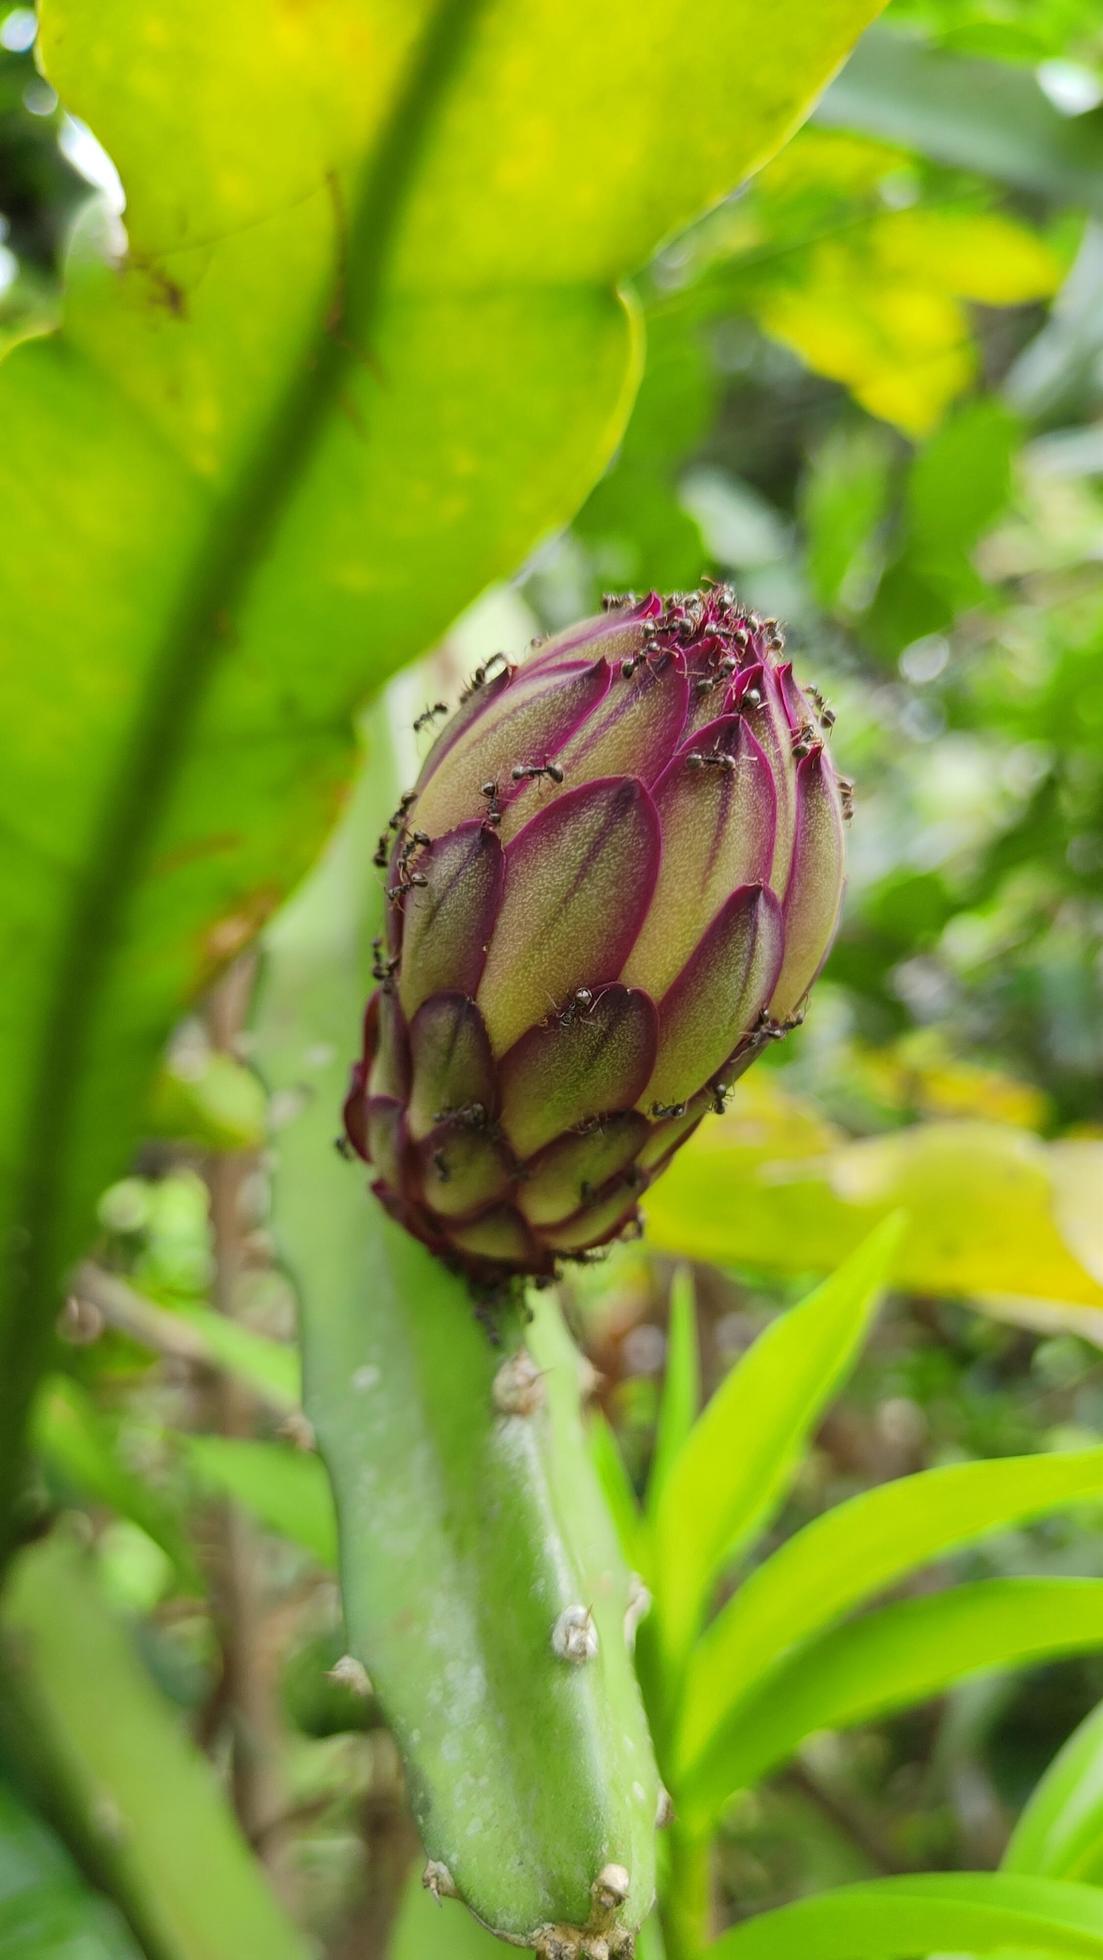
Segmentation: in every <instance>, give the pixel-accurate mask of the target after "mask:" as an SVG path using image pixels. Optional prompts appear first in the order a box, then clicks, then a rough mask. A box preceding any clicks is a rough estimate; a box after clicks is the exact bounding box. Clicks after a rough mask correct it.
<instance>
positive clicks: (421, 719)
mask: <svg viewBox="0 0 1103 1960" xmlns="http://www.w3.org/2000/svg"><path fill="white" fill-rule="evenodd" d="M447 713H448V703H447V701H434V702H433V704H432V706H431V707H429V708H423V709H422V711H421V713H420V714H419V715H418V716H417V719H416V720H415V722H414V734H415V735H420V734H421V731H422V729H423V728H431V727H432V725H433V723H434V722H435V721H436V719H437V716H438V715H446V714H447Z"/></svg>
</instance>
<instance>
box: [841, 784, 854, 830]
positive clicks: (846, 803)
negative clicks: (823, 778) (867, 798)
mask: <svg viewBox="0 0 1103 1960" xmlns="http://www.w3.org/2000/svg"><path fill="white" fill-rule="evenodd" d="M839 798H840V801H841V803H842V806H843V822H844V823H849V822H850V819H851V818H852V816H853V815H854V784H853V783H852V782H851V780H850V777H849V776H840V777H839Z"/></svg>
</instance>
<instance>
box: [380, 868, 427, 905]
mask: <svg viewBox="0 0 1103 1960" xmlns="http://www.w3.org/2000/svg"><path fill="white" fill-rule="evenodd" d="M428 883H429V880H428V878H427V877H426V876H425V873H424V871H407V869H406V866H405V864H404V863H403V864H400V865H399V867H398V883H397V884H395V885H388V886H387V897H388V898H389V899H390V901H391V904H392V905H394V904H397V902H398V900H399V899H400V898H402V897H403V896H404V894H405V893H406V892H408V891H410V890H411V888H413V887H415V886H416V887H417V889H418V890H419V891H424V889H425V887H426V885H427V884H428Z"/></svg>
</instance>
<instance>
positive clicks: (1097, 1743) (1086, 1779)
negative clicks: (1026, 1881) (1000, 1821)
mask: <svg viewBox="0 0 1103 1960" xmlns="http://www.w3.org/2000/svg"><path fill="white" fill-rule="evenodd" d="M1002 1866H1003V1869H1004V1871H1009V1872H1030V1873H1031V1874H1033V1875H1035V1876H1037V1877H1039V1878H1074V1879H1080V1880H1083V1881H1084V1882H1085V1883H1086V1884H1091V1885H1098V1884H1099V1883H1100V1880H1101V1879H1103V1705H1101V1706H1100V1707H1098V1708H1093V1710H1092V1712H1091V1714H1090V1715H1088V1716H1086V1717H1085V1719H1084V1721H1082V1722H1081V1724H1080V1726H1079V1728H1077V1729H1075V1730H1074V1731H1073V1733H1072V1735H1070V1737H1069V1739H1068V1741H1067V1742H1066V1743H1065V1746H1064V1748H1063V1749H1061V1750H1059V1751H1058V1753H1057V1755H1056V1756H1055V1757H1054V1759H1053V1761H1052V1762H1051V1764H1050V1766H1049V1768H1048V1769H1047V1771H1046V1773H1045V1775H1044V1776H1043V1778H1042V1780H1041V1782H1040V1783H1039V1784H1037V1785H1036V1787H1035V1789H1034V1790H1033V1792H1032V1793H1031V1797H1030V1800H1029V1802H1028V1803H1027V1805H1026V1808H1025V1810H1024V1811H1023V1812H1022V1815H1021V1816H1020V1818H1019V1821H1018V1823H1017V1824H1016V1826H1015V1829H1014V1830H1013V1831H1012V1833H1011V1840H1010V1842H1009V1844H1008V1846H1007V1850H1006V1851H1005V1852H1004V1855H1003V1859H1002Z"/></svg>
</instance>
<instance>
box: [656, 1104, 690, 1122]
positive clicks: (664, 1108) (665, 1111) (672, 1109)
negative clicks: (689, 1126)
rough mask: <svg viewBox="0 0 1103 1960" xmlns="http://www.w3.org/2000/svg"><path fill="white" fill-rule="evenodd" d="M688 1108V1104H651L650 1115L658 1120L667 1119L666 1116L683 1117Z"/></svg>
mask: <svg viewBox="0 0 1103 1960" xmlns="http://www.w3.org/2000/svg"><path fill="white" fill-rule="evenodd" d="M688 1107H689V1105H688V1103H684V1102H673V1103H663V1102H653V1103H652V1105H651V1114H652V1116H658V1117H660V1118H662V1117H667V1116H684V1115H685V1113H686V1110H687V1109H688Z"/></svg>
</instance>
